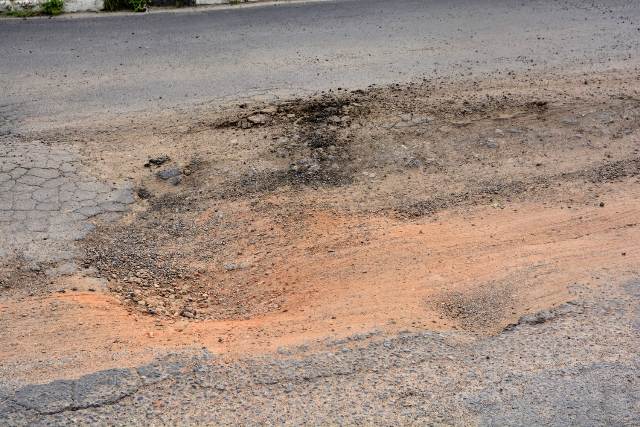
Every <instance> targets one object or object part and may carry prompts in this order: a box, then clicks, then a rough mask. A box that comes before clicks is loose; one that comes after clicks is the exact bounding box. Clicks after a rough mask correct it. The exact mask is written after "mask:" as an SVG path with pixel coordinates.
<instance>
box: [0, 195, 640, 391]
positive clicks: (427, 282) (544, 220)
mask: <svg viewBox="0 0 640 427" xmlns="http://www.w3.org/2000/svg"><path fill="white" fill-rule="evenodd" d="M630 188H631V190H630V191H627V192H623V193H621V194H618V195H617V196H615V197H614V195H612V196H611V198H610V200H607V203H606V206H605V207H603V208H602V207H598V206H584V205H583V206H579V207H575V208H567V207H564V208H561V207H558V206H555V207H543V206H542V205H541V204H535V203H522V204H515V203H514V204H511V205H509V206H508V207H507V208H505V209H496V208H493V207H477V208H474V209H471V210H469V211H467V212H466V213H464V214H460V213H458V212H453V211H447V212H442V213H440V214H439V216H438V219H437V220H435V221H434V219H433V218H420V219H416V220H410V221H406V220H399V219H394V218H390V217H377V216H367V217H344V216H336V215H334V214H328V213H317V214H315V215H313V216H312V217H311V219H309V220H307V223H306V227H305V232H304V234H303V236H301V237H299V238H300V239H301V241H302V243H301V244H299V245H297V246H296V248H294V250H293V252H291V255H290V256H289V259H288V262H287V263H286V264H285V265H284V266H282V267H278V268H277V269H276V270H274V271H273V272H272V274H270V275H269V279H268V280H269V282H268V283H267V282H264V281H263V282H258V283H256V286H271V287H273V286H281V287H282V288H283V292H284V303H283V304H282V306H280V308H279V310H277V311H274V312H271V313H269V314H267V315H260V316H257V317H253V318H249V319H246V320H225V321H220V320H203V321H187V320H178V321H176V320H167V319H159V318H154V317H152V316H149V315H144V314H140V313H136V312H133V311H132V310H129V309H127V308H126V307H125V306H123V305H122V304H121V302H120V300H118V299H116V298H114V297H113V296H111V295H110V294H108V293H102V292H85V291H78V292H66V293H54V294H50V295H48V296H43V297H31V298H29V299H20V300H15V299H5V300H3V301H0V342H2V343H3V345H2V346H0V364H2V365H5V366H8V365H12V366H14V368H13V369H12V372H14V373H15V378H17V379H23V380H32V381H33V380H36V381H45V380H47V379H53V378H59V377H74V376H78V375H82V374H83V373H87V372H91V371H94V370H98V369H106V368H110V367H120V366H136V365H139V364H141V363H144V362H146V361H149V360H151V359H152V358H153V357H154V356H156V355H159V354H164V353H166V352H167V351H172V350H177V349H180V350H189V351H191V350H192V351H199V350H200V349H201V348H202V347H206V348H207V349H209V350H210V351H212V352H214V353H221V354H225V355H227V356H228V357H236V356H242V355H247V354H256V353H261V352H267V351H273V350H274V349H276V348H278V347H280V346H292V345H298V344H313V343H315V342H317V341H318V340H321V339H324V338H327V337H329V338H338V337H343V336H348V335H351V334H354V333H357V332H362V331H370V330H372V329H378V330H381V331H383V332H397V331H400V330H425V329H429V330H454V329H455V330H463V331H466V332H469V333H471V332H472V331H473V333H474V334H480V335H486V334H495V333H499V332H500V331H501V330H502V328H504V327H505V326H506V325H508V324H510V323H512V322H514V321H516V320H517V319H518V318H519V317H520V316H522V315H524V314H526V313H531V312H535V311H538V310H540V309H543V308H547V307H550V306H554V305H557V304H560V303H562V302H564V301H567V300H568V299H570V298H571V297H570V295H569V293H568V290H567V287H568V286H570V285H572V284H575V283H580V284H597V282H599V280H598V278H599V276H602V277H604V276H606V275H607V271H611V272H615V277H618V278H620V279H622V278H623V277H624V276H625V275H626V274H632V272H633V269H634V268H635V269H637V266H638V265H640V227H638V223H640V203H639V202H638V194H635V192H636V191H637V190H635V189H634V188H635V187H633V186H632V187H630ZM352 227H367V229H368V230H369V234H368V236H369V238H368V240H367V241H366V242H364V243H363V242H360V241H357V240H354V241H348V240H347V241H345V238H344V236H345V235H346V236H349V235H350V233H349V230H350V229H351V228H352ZM305 242H306V244H305ZM61 280H66V281H67V283H66V285H69V281H70V280H82V279H77V278H76V279H69V278H67V279H61ZM285 283H286V285H284V284H285ZM60 284H61V285H65V283H64V282H60ZM80 289H81V287H80Z"/></svg>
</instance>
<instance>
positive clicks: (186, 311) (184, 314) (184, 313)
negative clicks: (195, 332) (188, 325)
mask: <svg viewBox="0 0 640 427" xmlns="http://www.w3.org/2000/svg"><path fill="white" fill-rule="evenodd" d="M180 316H182V317H186V318H188V319H193V318H194V317H195V316H196V313H195V312H194V311H193V310H192V309H190V308H184V309H182V311H181V312H180Z"/></svg>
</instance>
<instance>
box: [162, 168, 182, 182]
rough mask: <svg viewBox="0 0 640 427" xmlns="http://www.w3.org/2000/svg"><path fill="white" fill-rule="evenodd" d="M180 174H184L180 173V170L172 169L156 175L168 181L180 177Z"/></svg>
mask: <svg viewBox="0 0 640 427" xmlns="http://www.w3.org/2000/svg"><path fill="white" fill-rule="evenodd" d="M180 174H182V172H181V171H180V169H178V168H171V169H165V170H162V171H160V172H158V173H157V174H156V176H157V177H158V178H160V179H162V180H165V181H166V180H168V179H169V178H173V177H176V176H179V175H180Z"/></svg>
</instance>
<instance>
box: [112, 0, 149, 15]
mask: <svg viewBox="0 0 640 427" xmlns="http://www.w3.org/2000/svg"><path fill="white" fill-rule="evenodd" d="M147 6H149V0H104V9H103V10H106V11H108V12H114V11H116V10H133V11H134V12H144V11H145V10H147Z"/></svg>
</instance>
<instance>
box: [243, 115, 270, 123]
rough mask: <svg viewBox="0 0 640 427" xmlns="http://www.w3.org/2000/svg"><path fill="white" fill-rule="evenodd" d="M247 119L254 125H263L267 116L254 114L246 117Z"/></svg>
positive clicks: (267, 118)
mask: <svg viewBox="0 0 640 427" xmlns="http://www.w3.org/2000/svg"><path fill="white" fill-rule="evenodd" d="M247 120H249V122H251V123H252V124H254V125H264V124H265V123H267V121H268V120H269V116H267V115H266V114H254V115H253V116H249V117H247Z"/></svg>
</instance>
